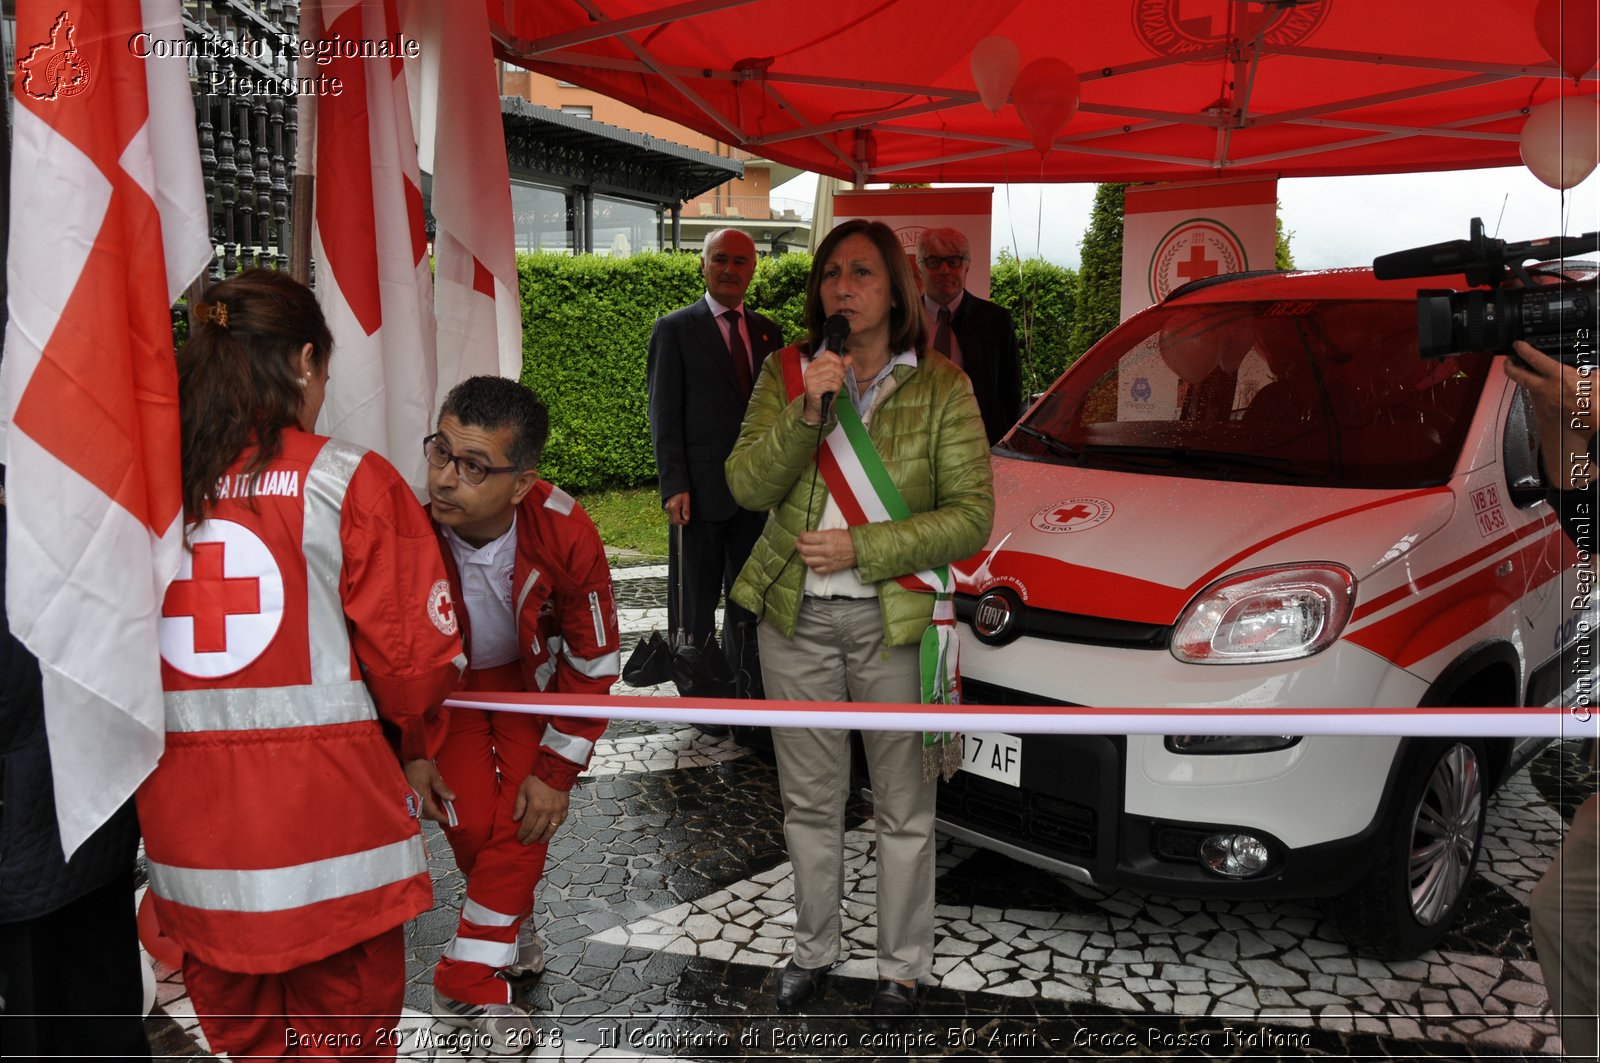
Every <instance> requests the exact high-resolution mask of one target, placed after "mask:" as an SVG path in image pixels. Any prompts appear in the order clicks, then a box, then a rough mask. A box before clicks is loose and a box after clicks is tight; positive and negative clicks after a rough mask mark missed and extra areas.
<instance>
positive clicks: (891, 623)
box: [726, 351, 994, 646]
mask: <svg viewBox="0 0 1600 1063" xmlns="http://www.w3.org/2000/svg"><path fill="white" fill-rule="evenodd" d="M782 354H783V352H776V353H774V354H773V355H772V356H771V357H769V358H768V359H767V360H766V362H765V363H764V364H763V365H762V367H761V377H760V379H758V380H757V381H756V385H755V392H754V394H752V395H751V398H750V408H749V409H748V410H747V411H746V412H745V417H744V425H743V426H742V427H741V428H740V430H739V441H738V442H737V443H735V444H734V446H733V452H732V453H731V454H729V455H728V461H727V465H726V472H727V475H728V488H729V490H730V491H732V492H733V497H734V498H735V499H736V500H738V502H739V504H740V505H741V506H743V507H745V508H746V509H753V510H757V511H758V512H759V511H762V510H770V511H771V512H770V513H769V515H768V517H767V525H766V528H765V529H764V530H763V531H762V533H761V539H760V541H758V542H757V543H756V546H755V549H754V550H753V551H752V552H751V554H750V560H749V561H748V562H746V563H745V566H744V569H743V570H742V571H741V572H740V573H739V578H738V580H737V582H735V584H734V587H733V600H734V601H736V602H738V603H739V604H740V605H742V606H744V607H745V608H746V609H749V610H750V611H751V612H753V613H755V614H756V615H757V616H758V617H764V618H766V619H767V620H770V621H772V623H773V624H775V625H776V626H777V628H778V630H779V631H781V632H782V633H783V635H784V637H786V638H793V637H794V629H795V623H796V619H797V617H798V615H799V612H800V597H801V595H802V594H803V593H804V590H805V571H806V568H805V565H803V564H802V563H801V562H800V558H799V555H798V554H796V553H795V552H794V540H795V537H796V536H797V535H799V534H800V532H801V531H803V530H811V529H815V528H816V526H817V522H818V521H819V520H820V519H821V518H822V507H823V503H824V502H825V501H826V500H827V497H828V488H827V484H826V483H824V482H823V480H822V477H821V476H820V475H817V476H816V491H815V494H814V495H813V494H812V477H813V475H814V473H815V469H816V465H815V464H814V463H813V462H812V460H811V456H812V454H814V453H815V452H816V449H817V441H818V436H817V428H816V426H815V425H808V424H806V423H805V418H804V415H803V413H802V410H803V407H804V403H805V399H804V397H803V396H802V397H799V398H796V399H795V400H794V401H793V402H791V401H789V400H788V398H787V397H786V396H785V393H784V386H783V370H782ZM890 376H891V378H892V380H893V387H892V389H890V383H889V382H888V381H885V382H884V383H883V384H882V385H881V386H880V393H879V395H878V396H877V398H876V403H877V407H876V409H875V410H874V411H873V412H872V415H871V421H870V422H869V424H868V426H867V434H868V435H869V436H871V438H872V443H873V446H875V447H876V448H877V450H878V454H879V456H880V457H882V458H883V464H884V467H885V468H886V469H888V471H889V476H890V478H891V479H893V480H894V483H895V486H896V487H898V488H899V489H900V494H901V496H902V497H904V499H905V501H906V506H907V508H909V509H910V510H911V516H910V517H909V518H907V519H906V520H899V521H881V522H875V523H872V524H865V525H857V526H855V527H853V528H851V529H850V538H851V541H852V542H853V544H854V546H855V551H856V572H857V575H858V577H859V578H860V580H861V581H862V582H863V583H875V584H877V586H878V601H879V604H880V606H881V608H882V610H883V632H884V643H885V645H889V646H905V645H911V644H913V643H916V642H918V641H919V640H920V639H921V638H922V633H923V631H924V630H926V629H927V626H928V623H929V621H930V620H931V619H932V617H933V595H931V594H926V593H922V592H918V591H911V590H907V589H906V588H904V587H902V586H900V585H899V584H898V583H895V582H894V577H896V576H902V575H905V574H907V573H911V572H918V571H920V570H922V569H925V568H931V567H933V566H935V565H940V564H946V563H949V562H952V561H960V560H963V559H965V558H968V557H971V556H972V555H973V554H975V553H977V552H978V551H979V550H981V549H982V548H983V545H984V543H985V542H987V541H988V538H989V529H990V526H991V525H992V524H993V523H994V479H993V474H992V472H991V470H990V468H989V441H988V437H987V436H985V435H984V430H983V419H982V417H981V416H980V414H979V413H978V403H977V400H976V399H974V398H973V395H972V384H971V382H970V381H969V380H968V379H967V376H966V374H965V373H963V372H962V371H961V370H960V369H958V368H956V366H955V365H954V364H952V363H951V362H950V360H949V359H947V358H945V357H944V356H943V355H942V354H939V353H937V352H935V351H930V352H929V353H927V354H925V355H923V356H922V358H921V360H920V361H919V362H918V363H917V365H916V366H915V367H913V366H909V365H901V366H895V367H894V369H892V370H891V371H890ZM881 389H890V390H888V391H887V393H884V392H883V391H882V390H881ZM831 428H832V426H831V425H830V426H829V429H828V430H831ZM808 498H809V500H810V520H809V521H808V520H807V500H808Z"/></svg>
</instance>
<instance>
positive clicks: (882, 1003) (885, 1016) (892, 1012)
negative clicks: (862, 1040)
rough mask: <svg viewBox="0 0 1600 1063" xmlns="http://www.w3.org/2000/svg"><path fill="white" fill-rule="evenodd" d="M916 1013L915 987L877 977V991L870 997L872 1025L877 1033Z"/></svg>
mask: <svg viewBox="0 0 1600 1063" xmlns="http://www.w3.org/2000/svg"><path fill="white" fill-rule="evenodd" d="M916 1013H917V987H916V986H914V985H901V984H900V983H899V982H896V981H894V980H893V979H890V978H880V979H878V992H877V993H876V994H875V995H874V996H873V998H872V1027H873V1029H875V1030H877V1031H878V1032H879V1033H883V1032H886V1031H888V1030H892V1029H894V1024H895V1023H896V1022H898V1021H900V1020H901V1019H904V1018H908V1017H909V1016H912V1015H915V1014H916Z"/></svg>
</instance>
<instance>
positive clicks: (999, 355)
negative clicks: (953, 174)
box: [917, 228, 1022, 446]
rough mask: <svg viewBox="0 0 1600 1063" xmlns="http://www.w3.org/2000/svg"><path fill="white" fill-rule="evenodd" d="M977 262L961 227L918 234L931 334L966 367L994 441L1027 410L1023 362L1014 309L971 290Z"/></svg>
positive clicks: (938, 347)
mask: <svg viewBox="0 0 1600 1063" xmlns="http://www.w3.org/2000/svg"><path fill="white" fill-rule="evenodd" d="M971 262H972V251H971V244H970V242H969V241H968V240H967V235H966V234H965V233H963V232H962V231H961V230H960V229H950V228H941V229H927V230H924V231H923V233H922V236H921V237H920V238H918V240H917V271H918V273H919V274H921V276H922V309H923V311H924V313H926V314H927V317H928V335H929V337H931V338H932V341H933V346H934V349H936V350H937V351H938V352H939V353H940V354H943V355H944V356H945V357H947V358H949V359H950V360H951V361H952V362H954V363H956V365H958V366H960V367H961V368H962V369H964V370H966V373H967V377H968V379H970V380H971V381H972V393H973V395H975V396H976V397H977V399H978V411H979V412H980V413H982V414H983V430H984V434H985V435H987V436H988V437H989V445H990V446H993V445H994V444H995V443H998V442H999V441H1000V437H1001V436H1003V435H1005V434H1006V433H1007V432H1008V431H1010V430H1011V426H1012V425H1014V424H1016V423H1017V419H1018V418H1019V417H1021V416H1022V362H1021V359H1020V358H1019V357H1018V354H1017V330H1016V328H1015V327H1014V326H1013V325H1012V323H1011V311H1009V310H1007V309H1006V308H1005V307H1003V306H1000V305H998V304H996V303H991V302H990V301H989V300H987V299H980V298H978V297H977V296H976V295H973V294H972V293H971V292H969V291H967V269H968V267H969V266H970V265H971Z"/></svg>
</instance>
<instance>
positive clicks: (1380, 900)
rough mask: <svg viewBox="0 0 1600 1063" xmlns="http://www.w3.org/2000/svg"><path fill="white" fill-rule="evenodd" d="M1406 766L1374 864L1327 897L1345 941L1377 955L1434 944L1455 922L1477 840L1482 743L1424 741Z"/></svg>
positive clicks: (1401, 954)
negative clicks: (1357, 879)
mask: <svg viewBox="0 0 1600 1063" xmlns="http://www.w3.org/2000/svg"><path fill="white" fill-rule="evenodd" d="M1412 765H1413V770H1411V771H1410V772H1408V778H1407V779H1406V781H1405V784H1404V786H1403V787H1402V789H1401V795H1402V800H1401V801H1400V802H1399V803H1398V804H1397V805H1396V806H1395V808H1394V811H1393V814H1392V818H1391V819H1390V822H1389V823H1388V825H1387V827H1386V829H1385V830H1383V831H1382V832H1381V833H1380V837H1381V838H1382V846H1383V847H1382V849H1381V850H1380V852H1379V854H1378V858H1377V862H1376V863H1375V864H1374V865H1373V867H1372V869H1371V870H1370V871H1369V872H1368V873H1367V876H1366V877H1365V878H1364V879H1362V880H1361V881H1360V882H1359V883H1357V884H1356V886H1355V887H1354V888H1352V889H1351V890H1350V891H1349V892H1348V893H1345V894H1344V895H1342V896H1340V897H1336V898H1333V899H1332V900H1331V901H1329V902H1328V910H1329V914H1330V915H1332V917H1333V919H1334V922H1335V923H1336V924H1337V925H1338V927H1339V929H1340V931H1341V932H1343V934H1344V936H1345V939H1346V940H1347V941H1349V942H1350V944H1351V945H1352V946H1354V947H1355V948H1357V949H1358V950H1360V951H1361V952H1364V953H1367V954H1369V955H1372V956H1376V957H1379V958H1383V959H1405V958H1409V957H1412V956H1415V955H1417V954H1418V953H1420V952H1424V951H1426V950H1427V949H1430V948H1432V947H1433V946H1434V945H1436V944H1438V942H1439V940H1440V939H1441V938H1443V937H1444V935H1445V933H1446V932H1447V931H1448V930H1449V929H1450V926H1451V924H1452V923H1454V922H1455V918H1456V915H1457V912H1458V910H1459V908H1460V902H1461V898H1462V895H1463V894H1464V893H1465V892H1466V888H1467V883H1468V882H1469V881H1470V880H1471V878H1472V873H1473V871H1474V870H1475V869H1476V867H1477V864H1478V852H1479V850H1480V849H1481V848H1482V844H1483V815H1484V806H1485V803H1486V801H1487V797H1488V795H1487V793H1486V791H1485V782H1484V768H1485V760H1484V748H1483V743H1482V742H1480V741H1478V740H1477V739H1468V738H1462V739H1451V740H1446V741H1433V742H1429V743H1427V744H1425V745H1424V746H1423V747H1422V748H1421V749H1420V750H1419V751H1418V754H1417V756H1416V757H1415V758H1414V759H1413V760H1412Z"/></svg>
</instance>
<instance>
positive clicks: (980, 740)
mask: <svg viewBox="0 0 1600 1063" xmlns="http://www.w3.org/2000/svg"><path fill="white" fill-rule="evenodd" d="M961 770H962V771H970V772H971V773H972V774H974V775H981V776H983V777H984V778H985V779H993V780H994V781H996V782H1003V783H1005V784H1006V785H1007V786H1021V785H1022V739H1020V738H1018V737H1017V736H1016V735H1008V734H997V733H995V732H993V731H973V732H971V733H970V734H963V735H962V736H961Z"/></svg>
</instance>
